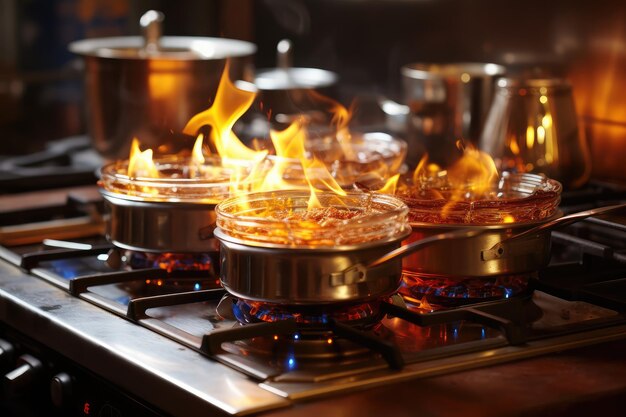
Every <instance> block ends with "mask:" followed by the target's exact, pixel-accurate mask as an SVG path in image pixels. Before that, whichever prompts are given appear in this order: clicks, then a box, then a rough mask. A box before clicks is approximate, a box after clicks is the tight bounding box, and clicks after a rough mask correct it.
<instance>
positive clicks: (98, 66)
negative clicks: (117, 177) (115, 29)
mask: <svg viewBox="0 0 626 417" xmlns="http://www.w3.org/2000/svg"><path fill="white" fill-rule="evenodd" d="M162 20H163V14H161V13H160V12H156V11H154V10H151V11H149V12H146V13H145V14H144V15H143V16H142V17H141V20H140V24H141V26H142V29H143V33H144V36H143V37H140V36H127V37H112V38H99V39H85V40H80V41H77V42H73V43H71V44H70V46H69V48H70V50H71V51H72V52H74V53H76V54H78V55H81V56H83V57H84V60H85V90H86V96H87V97H86V98H87V109H88V127H89V131H90V134H91V136H92V138H93V140H94V145H95V147H96V149H97V150H98V151H99V152H100V154H102V155H103V156H104V157H105V158H109V159H119V158H122V157H126V156H127V155H128V151H129V148H130V143H131V140H132V138H133V137H135V136H136V137H138V138H139V140H140V141H141V143H142V144H145V145H146V146H149V147H151V148H153V149H154V148H157V147H158V146H160V145H168V146H170V147H171V146H172V144H173V143H181V142H183V145H184V141H183V140H182V138H176V139H177V140H174V138H173V137H172V136H173V134H172V132H180V131H181V130H182V128H183V127H184V126H185V124H186V123H187V121H188V120H189V119H190V118H191V117H192V116H193V115H194V114H196V113H198V112H200V111H202V110H204V109H205V108H206V107H207V106H208V104H209V99H210V98H211V97H213V96H214V95H215V92H216V90H217V86H218V83H219V80H220V77H221V75H222V71H223V69H224V65H225V62H226V59H229V62H230V76H231V79H245V80H248V81H251V80H252V78H253V66H252V55H253V54H254V53H255V52H256V46H255V45H254V44H252V43H249V42H244V41H239V40H233V39H220V38H206V37H175V36H172V37H170V36H164V37H160V33H161V30H160V24H161V21H162ZM171 150H172V149H168V151H171ZM173 151H176V149H173Z"/></svg>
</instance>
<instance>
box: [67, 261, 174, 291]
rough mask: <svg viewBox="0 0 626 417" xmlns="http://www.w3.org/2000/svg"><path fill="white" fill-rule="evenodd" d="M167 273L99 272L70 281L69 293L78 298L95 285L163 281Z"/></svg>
mask: <svg viewBox="0 0 626 417" xmlns="http://www.w3.org/2000/svg"><path fill="white" fill-rule="evenodd" d="M167 277H168V273H167V271H166V270H164V269H159V268H148V269H137V270H134V271H115V272H101V273H98V274H94V275H83V276H79V277H76V278H73V279H71V280H70V286H69V292H70V294H72V295H75V296H79V295H80V294H82V293H84V292H86V291H87V288H89V287H94V286H96V285H107V284H117V283H120V282H127V281H136V280H141V279H164V278H167Z"/></svg>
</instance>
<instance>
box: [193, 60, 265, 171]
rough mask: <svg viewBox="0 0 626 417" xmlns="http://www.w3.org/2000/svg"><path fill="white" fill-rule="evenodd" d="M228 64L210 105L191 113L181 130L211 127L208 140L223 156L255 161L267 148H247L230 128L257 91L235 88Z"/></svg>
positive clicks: (246, 108)
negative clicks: (191, 115)
mask: <svg viewBox="0 0 626 417" xmlns="http://www.w3.org/2000/svg"><path fill="white" fill-rule="evenodd" d="M229 67H230V65H229V63H228V62H227V63H226V66H225V67H224V72H223V73H222V78H221V79H220V83H219V85H218V87H217V92H216V93H215V100H214V101H213V104H212V105H211V107H209V108H208V109H207V110H204V111H202V112H200V113H198V114H196V115H195V116H193V117H192V118H191V119H190V120H189V122H187V125H186V126H185V127H184V128H183V133H185V134H188V135H195V134H197V133H198V130H200V128H202V127H203V126H210V127H211V136H210V139H211V141H212V142H213V144H214V145H215V148H216V149H217V152H218V153H219V155H220V156H221V157H222V158H223V159H243V160H249V161H253V160H258V159H259V157H260V155H263V156H265V155H266V154H267V151H255V150H253V149H250V148H248V147H247V146H245V145H244V144H243V143H241V141H240V140H239V138H238V137H237V135H235V133H234V132H233V131H232V128H233V126H234V125H235V122H236V121H237V120H238V119H239V118H240V117H241V116H242V115H243V114H244V113H245V112H246V111H247V110H248V109H249V108H250V106H252V103H253V102H254V98H255V97H256V93H255V92H252V91H246V90H242V89H239V88H237V87H236V86H235V85H234V84H233V82H232V81H231V80H230V77H229V76H228V71H229Z"/></svg>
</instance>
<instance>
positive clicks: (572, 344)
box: [0, 183, 626, 416]
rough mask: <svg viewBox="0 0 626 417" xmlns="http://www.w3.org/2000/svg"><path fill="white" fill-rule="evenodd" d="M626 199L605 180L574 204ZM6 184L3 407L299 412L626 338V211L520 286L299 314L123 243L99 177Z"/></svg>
mask: <svg viewBox="0 0 626 417" xmlns="http://www.w3.org/2000/svg"><path fill="white" fill-rule="evenodd" d="M625 198H626V192H625V191H624V190H623V189H622V188H620V187H613V186H610V185H607V184H600V183H592V184H590V185H589V186H588V187H587V188H585V189H584V190H582V191H575V192H572V193H570V194H568V193H566V194H564V196H563V207H564V210H565V211H568V210H569V211H578V210H580V209H584V208H589V207H588V206H589V205H591V206H595V205H607V204H610V203H615V202H620V201H624V199H625ZM0 199H1V200H2V201H3V204H2V207H3V208H2V209H1V212H0V220H1V221H2V224H3V226H2V227H1V228H0V243H1V244H2V247H0V258H1V260H0V301H1V304H0V306H1V308H0V322H1V325H0V339H2V344H0V357H1V359H2V360H1V361H0V366H2V367H3V369H2V371H3V373H6V377H5V390H4V391H5V392H4V399H3V401H2V407H4V408H5V409H6V410H8V411H9V413H14V414H16V415H40V414H42V413H43V412H44V411H45V412H49V413H57V414H58V415H91V414H94V415H185V416H194V415H212V414H215V415H242V414H254V413H270V411H269V410H277V411H280V410H283V412H287V413H288V412H290V410H291V411H294V410H295V409H299V407H303V406H302V404H305V405H304V407H305V409H306V407H312V406H311V404H320V405H323V404H326V403H328V402H329V401H330V402H332V401H334V400H333V398H342V397H343V396H345V395H347V393H356V394H357V395H358V393H366V395H365V396H361V397H358V398H361V399H362V400H363V401H364V404H366V403H367V401H368V400H367V397H368V395H367V393H370V392H372V393H374V394H375V393H376V392H382V391H383V390H384V389H385V388H384V387H386V386H396V385H394V384H398V383H402V384H410V385H411V386H415V387H417V386H418V385H419V384H420V382H419V381H420V380H421V379H423V378H427V377H432V376H435V375H441V374H450V375H457V374H459V373H460V372H462V371H467V370H469V369H475V368H482V367H485V366H487V365H493V364H498V363H505V362H510V361H515V360H519V359H526V358H530V357H535V356H539V355H545V354H548V353H554V352H561V351H564V350H568V349H574V348H581V347H585V346H589V345H598V344H602V343H606V342H611V341H616V340H622V339H626V315H625V313H626V291H624V282H626V281H625V279H626V243H625V242H626V239H624V237H625V236H626V220H625V218H624V215H623V214H616V215H612V216H603V217H602V218H598V219H588V220H586V221H584V222H580V223H578V224H575V225H573V226H569V227H568V228H566V229H563V230H562V231H559V232H554V233H553V237H552V241H553V259H552V263H551V264H550V266H549V267H548V268H545V269H544V270H541V271H537V272H536V273H535V274H533V276H532V278H531V283H530V289H529V291H525V292H523V293H522V294H518V295H515V296H511V297H509V298H503V299H499V300H495V301H488V302H487V301H485V302H481V303H475V304H468V305H465V306H460V307H457V308H451V309H444V310H438V311H432V312H431V311H429V310H428V309H427V308H424V306H422V309H421V310H420V311H417V310H416V309H413V308H408V307H407V305H406V304H405V302H404V301H403V299H402V298H401V297H399V296H397V295H395V296H391V297H389V298H386V299H384V300H377V301H376V302H375V303H373V305H368V306H365V307H363V306H356V307H355V308H351V309H350V310H349V311H347V312H346V311H339V312H337V311H331V312H328V311H326V310H323V311H321V312H320V311H305V312H303V311H297V312H295V313H294V312H292V311H285V310H284V309H281V308H280V306H272V305H269V306H268V305H256V304H254V303H250V302H246V301H244V300H238V299H236V298H235V297H233V296H231V295H229V294H227V293H225V291H224V290H223V289H222V288H221V287H220V286H219V280H218V279H217V277H216V275H215V271H214V268H212V267H208V268H203V270H201V271H190V270H189V269H186V268H176V267H174V268H164V267H163V264H162V261H157V262H145V261H146V259H144V258H141V256H140V255H141V254H135V253H128V252H125V251H120V250H118V249H117V248H114V247H113V246H112V245H111V244H110V243H109V242H107V240H106V239H105V238H104V236H103V230H104V224H105V221H106V219H105V218H104V217H103V211H102V201H101V197H100V195H99V193H98V192H97V190H96V188H95V187H92V186H86V187H85V186H84V187H75V188H70V189H62V190H58V191H54V192H50V191H46V192H33V193H27V194H19V195H6V196H2V197H0ZM138 256H139V257H140V258H141V261H142V262H139V265H137V262H136V259H137V257H138ZM148 258H149V257H148ZM133 260H134V261H135V263H134V264H133V265H132V266H133V268H131V267H130V265H131V264H132V263H133ZM211 262H215V258H211V259H209V260H206V262H203V265H207V264H208V265H209V266H211ZM168 265H169V264H168ZM409 307H410V306H409ZM313 310H315V309H313ZM268 317H269V319H268ZM303 317H304V318H303ZM310 317H314V319H311V318H310ZM346 317H347V318H346ZM242 323H244V324H242ZM372 389H374V391H372ZM376 390H378V391H376ZM416 390H417V388H416ZM417 391H418V390H417ZM417 391H416V395H417ZM328 397H330V399H329V398H328ZM32 398H37V399H38V401H37V402H36V403H34V402H33V401H32ZM372 401H373V402H372V404H373V403H374V402H375V401H374V400H372ZM313 407H314V406H313ZM0 409H3V408H0ZM407 411H408V409H407ZM142 413H143V414H142Z"/></svg>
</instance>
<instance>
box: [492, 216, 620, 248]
mask: <svg viewBox="0 0 626 417" xmlns="http://www.w3.org/2000/svg"><path fill="white" fill-rule="evenodd" d="M624 209H626V204H616V205H614V206H607V207H598V208H595V209H591V210H585V211H580V212H578V213H572V214H568V215H567V216H563V217H558V218H556V219H553V220H550V221H548V222H545V223H543V224H540V225H539V226H536V227H533V228H531V229H527V230H524V231H523V232H521V233H519V234H516V235H513V236H510V237H507V238H506V239H504V240H503V241H501V242H500V243H497V244H496V245H494V246H493V247H491V248H489V250H486V251H483V253H482V258H483V259H495V258H499V257H504V256H510V255H509V254H508V253H506V251H507V250H508V249H509V247H510V246H511V245H510V244H511V242H512V241H514V240H518V241H519V240H522V239H526V238H528V236H531V235H535V234H541V233H546V232H550V231H552V230H554V229H556V228H558V227H565V226H567V225H568V224H572V223H575V222H577V221H580V220H583V219H586V218H587V217H591V216H598V215H601V214H608V213H611V212H613V211H619V210H624Z"/></svg>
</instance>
